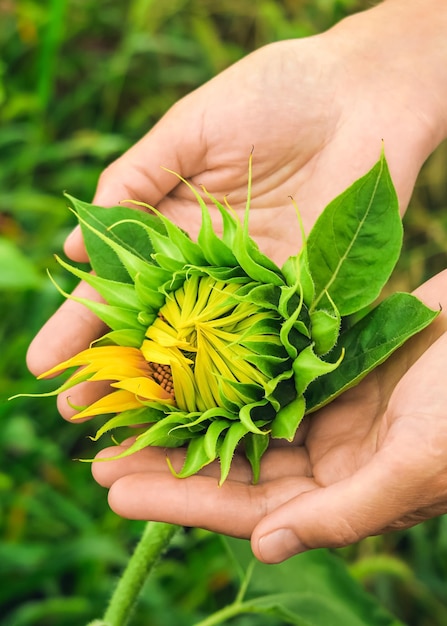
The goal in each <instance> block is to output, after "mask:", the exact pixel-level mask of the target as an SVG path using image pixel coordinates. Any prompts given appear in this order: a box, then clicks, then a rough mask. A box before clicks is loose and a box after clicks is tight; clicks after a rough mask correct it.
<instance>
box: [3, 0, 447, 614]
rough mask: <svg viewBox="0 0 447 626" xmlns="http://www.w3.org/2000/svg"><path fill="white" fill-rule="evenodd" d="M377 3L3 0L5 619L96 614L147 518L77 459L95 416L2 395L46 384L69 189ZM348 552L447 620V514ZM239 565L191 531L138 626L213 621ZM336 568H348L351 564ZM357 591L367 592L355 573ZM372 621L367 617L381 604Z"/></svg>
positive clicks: (82, 191) (433, 225)
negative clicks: (115, 503)
mask: <svg viewBox="0 0 447 626" xmlns="http://www.w3.org/2000/svg"><path fill="white" fill-rule="evenodd" d="M369 5H370V2H367V1H366V0H357V1H355V0H297V1H294V2H291V1H289V0H276V1H274V0H259V1H257V2H253V1H252V0H222V1H221V2H209V1H208V2H206V1H204V0H172V1H169V2H155V1H153V0H131V1H129V2H116V1H114V0H98V1H97V2H93V1H92V0H46V1H44V2H42V1H41V0H24V1H22V2H12V1H9V2H8V1H5V2H2V3H0V20H1V28H0V47H1V57H0V123H1V133H0V236H1V238H2V239H1V243H0V263H1V267H2V271H1V273H0V274H1V276H0V312H1V316H0V341H1V354H2V358H1V359H0V395H1V399H2V401H3V402H2V403H1V404H0V419H1V424H2V437H1V443H0V458H1V459H2V464H1V469H0V532H1V538H0V590H1V591H0V615H1V621H2V624H4V626H31V625H32V626H52V625H54V626H59V625H60V624H64V626H79V625H81V624H86V623H87V622H88V621H89V620H93V619H94V618H95V617H97V616H99V615H101V614H102V612H103V609H104V606H105V605H106V604H107V600H108V598H109V595H110V592H111V590H112V588H113V586H114V584H115V581H116V578H117V576H118V575H119V573H120V572H121V570H122V568H123V567H124V566H125V564H126V562H127V558H128V555H129V553H130V552H131V550H132V548H133V546H134V545H135V543H136V541H137V539H138V537H139V535H140V534H141V531H142V525H141V524H140V523H138V522H129V521H126V520H122V519H120V518H118V517H117V516H115V515H114V514H112V513H111V512H110V511H109V509H108V507H107V502H106V494H105V492H104V491H103V490H102V489H101V488H100V487H98V486H97V485H96V484H95V483H94V482H93V481H92V479H91V477H90V473H89V471H88V468H87V467H86V466H85V465H83V464H77V463H75V462H73V460H72V459H74V458H80V457H81V458H82V457H85V456H86V455H87V456H88V455H90V454H91V447H92V444H91V442H90V441H87V440H86V436H87V434H88V433H89V432H90V428H91V427H90V426H88V425H87V426H83V425H77V426H71V425H69V424H66V423H65V422H64V421H63V420H61V419H60V417H59V416H58V415H57V414H56V411H55V407H54V402H53V401H52V400H49V401H48V403H47V402H42V401H40V402H39V404H36V402H35V401H33V400H31V399H23V400H17V401H15V402H14V403H9V404H8V403H6V401H5V400H6V397H8V396H10V395H12V394H14V393H19V392H21V391H23V389H25V388H26V389H27V390H30V391H33V390H35V391H38V390H39V391H41V390H42V386H41V383H40V384H39V389H37V386H36V385H35V381H34V379H33V377H32V376H31V375H30V374H29V373H28V372H27V370H26V367H25V353H26V347H27V345H28V343H29V341H30V340H31V338H32V336H33V335H34V333H35V332H36V331H37V329H38V328H39V326H40V325H41V324H42V323H43V322H44V321H45V320H46V319H47V318H48V317H49V315H50V314H51V313H52V312H53V311H54V310H55V308H56V307H57V306H58V304H59V303H60V302H61V300H62V298H61V296H60V295H59V294H58V293H57V291H56V290H55V289H54V288H53V287H52V285H50V284H49V282H48V280H47V278H46V276H45V270H46V268H49V269H50V271H51V273H52V275H53V276H54V277H55V278H56V280H57V282H58V284H59V285H60V286H61V287H62V288H64V289H65V290H67V291H69V290H70V288H71V286H72V284H73V283H72V282H70V281H69V280H68V279H67V277H66V273H65V271H64V270H63V269H61V268H60V267H59V266H58V265H57V263H56V262H55V261H54V260H53V257H52V255H53V253H54V252H59V251H60V250H61V248H62V244H63V241H64V238H65V236H66V235H67V234H68V232H69V230H70V228H71V227H72V225H74V223H75V219H74V217H71V216H70V215H69V213H68V212H67V211H66V209H65V207H64V201H63V199H62V196H61V193H62V191H64V190H69V192H70V193H71V194H73V195H75V196H78V197H82V198H90V197H91V196H92V195H93V192H94V188H95V185H96V181H97V177H98V175H99V173H100V172H101V170H102V169H103V168H104V167H105V165H106V164H107V163H109V162H110V161H111V160H113V159H114V158H115V157H116V156H117V155H119V154H120V153H121V152H122V151H123V150H125V149H126V148H127V147H128V146H130V145H131V144H132V143H133V141H134V140H136V139H137V138H138V137H139V136H141V134H143V133H144V132H145V131H146V130H147V129H148V128H149V127H150V126H151V125H152V124H153V123H154V122H155V121H156V120H157V119H158V118H159V117H160V115H162V114H163V113H164V111H165V110H166V109H167V108H168V107H169V106H170V105H171V104H173V103H174V102H175V101H176V100H177V99H178V98H179V97H181V96H182V95H183V94H184V93H186V92H189V91H190V90H191V89H194V88H195V87H196V86H198V85H199V84H200V83H202V82H203V81H204V80H207V79H208V78H209V77H211V76H212V75H214V74H215V73H216V72H217V71H219V70H221V69H223V68H224V67H226V66H227V65H228V64H229V63H231V62H233V61H235V60H236V59H238V58H240V57H241V56H242V55H243V54H245V53H246V52H248V51H250V50H252V49H254V48H256V47H258V46H260V45H262V44H264V43H267V42H269V41H274V40H277V39H282V38H286V37H295V36H301V35H307V34H312V33H314V32H317V31H319V30H323V29H325V28H327V27H328V26H330V25H331V24H333V23H334V22H335V21H336V20H338V19H340V18H341V17H343V16H344V15H346V14H347V13H348V12H350V11H353V10H356V9H359V8H365V7H366V6H369ZM446 164H447V148H446V147H443V148H441V149H439V150H438V151H437V152H436V153H435V154H434V155H433V157H432V158H431V159H430V160H429V162H428V164H427V166H426V167H425V168H424V170H423V172H422V175H421V177H420V182H419V187H418V191H417V193H416V194H415V196H414V198H413V201H412V207H411V209H410V210H409V212H408V214H407V217H406V218H405V222H404V226H405V233H406V234H405V239H404V254H403V255H402V257H401V259H400V260H399V262H398V266H397V271H396V272H395V274H394V277H393V278H392V282H391V284H390V286H389V290H390V292H394V291H396V290H401V291H408V290H411V289H412V288H414V287H416V286H417V285H418V284H420V283H421V282H423V280H424V279H426V278H427V277H428V276H431V275H433V274H434V273H435V272H437V271H440V270H441V269H444V268H445V266H446V254H445V250H446V249H447V211H446V204H447V188H446V177H445V171H446ZM25 258H26V259H27V260H26V261H24V259H25ZM18 259H21V260H18ZM31 268H33V269H31ZM11 276H12V280H11V279H10V278H9V277H11ZM7 277H8V278H7ZM6 281H8V282H7V284H6ZM12 282H13V283H14V284H12ZM50 388H51V385H49V386H48V389H50ZM341 554H342V555H343V558H344V560H345V562H346V564H347V566H348V568H349V570H350V572H351V574H352V576H354V577H355V579H356V580H357V581H358V583H359V584H361V585H362V586H364V587H366V588H367V589H368V590H369V591H370V592H371V593H373V594H374V596H375V597H376V598H377V599H378V601H379V602H380V603H381V604H382V605H384V606H386V607H388V608H389V609H390V610H391V611H392V612H393V613H394V614H395V615H397V616H398V617H399V618H400V620H401V621H403V622H404V623H405V624H408V625H411V626H443V625H444V624H446V623H447V594H446V591H445V581H446V578H447V565H446V564H447V519H446V518H445V517H442V518H440V519H438V520H433V521H431V522H429V523H425V524H422V525H419V526H417V527H415V528H413V529H411V530H410V531H407V532H404V533H394V534H391V535H389V536H385V537H378V538H371V539H369V540H367V541H364V542H361V543H360V544H359V545H357V546H353V547H351V548H348V549H345V550H343V551H341ZM306 557H307V555H306ZM307 558H308V559H310V560H312V558H313V557H312V556H311V555H309V557H307ZM317 558H321V557H320V556H319V557H315V559H317ZM323 560H324V563H326V557H324V559H323ZM328 562H329V561H328ZM295 563H298V565H296V564H295ZM303 563H306V565H307V567H306V570H307V568H309V571H311V570H312V571H313V572H314V573H315V575H317V573H318V567H319V566H318V563H317V562H316V563H315V565H314V567H312V568H311V565H310V564H309V561H308V560H307V561H304V560H303V561H299V560H297V561H295V560H294V567H296V568H297V571H298V573H303V572H305V570H304V567H301V565H300V564H303ZM323 565H324V564H323ZM266 570H267V571H269V568H264V567H261V569H260V572H261V573H260V575H259V576H260V578H261V582H262V580H264V584H266V582H269V584H271V578H269V577H268V576H267V574H266V573H265V572H266ZM236 571H238V570H237V567H235V566H234V563H233V561H232V559H229V558H228V557H227V554H226V552H225V550H223V549H222V544H221V541H220V540H219V538H218V537H216V536H213V535H210V534H209V533H204V532H202V531H189V532H186V533H184V534H180V535H179V536H178V537H176V539H175V541H174V543H173V544H172V547H171V549H170V551H169V552H168V554H167V556H166V558H165V559H164V560H163V561H162V562H161V563H160V565H159V566H158V568H157V570H156V572H155V575H153V576H152V578H151V579H150V581H149V582H148V583H147V585H146V586H145V588H144V591H143V594H142V597H141V602H140V605H139V607H138V608H137V609H136V610H135V612H134V615H133V624H135V626H139V625H141V626H143V625H144V626H147V624H148V623H150V624H151V626H187V625H191V624H194V623H197V622H199V620H203V619H205V618H206V617H207V616H209V615H211V614H213V613H214V612H215V611H218V610H221V609H222V607H224V606H225V605H227V604H228V603H231V602H232V600H233V597H234V594H235V593H237V591H236V590H237V588H238V586H239V580H238V577H237V574H236V573H235V572H236ZM274 571H275V570H274V569H272V572H274ZM326 571H328V570H326ZM333 572H334V578H335V579H338V577H339V576H340V577H341V576H343V580H345V578H344V574H340V568H339V567H338V565H337V567H336V568H334V570H333ZM292 576H295V573H293V574H292V575H290V577H291V578H292ZM319 588H320V589H321V587H319ZM357 589H358V587H357ZM253 591H255V589H254V588H253ZM250 593H251V591H250ZM346 593H347V594H348V596H349V597H350V595H351V593H353V594H354V595H356V593H355V592H353V591H352V587H349V588H348V590H347V591H346ZM359 594H360V592H359ZM246 597H247V598H248V597H250V596H248V595H247V596H246ZM356 597H358V596H357V595H356ZM361 602H362V601H360V604H361ZM355 604H356V602H355ZM365 606H371V607H372V605H368V604H366V605H365ZM371 610H372V611H373V609H372V608H371ZM374 610H375V609H374ZM377 610H378V609H377ZM272 619H275V618H271V617H268V616H265V615H262V616H257V615H250V614H249V615H247V616H238V618H237V620H238V622H239V626H253V625H254V624H259V625H261V626H268V624H269V621H268V620H270V623H271V620H272ZM273 623H275V622H273ZM276 623H278V620H277V619H276ZM280 623H281V622H280ZM282 623H284V622H282ZM328 623H330V622H329V621H327V622H326V624H328ZM363 623H364V624H368V626H370V625H371V621H369V618H368V614H363ZM379 623H380V622H379ZM385 623H386V622H385ZM338 624H341V622H339V621H337V623H336V624H335V626H338Z"/></svg>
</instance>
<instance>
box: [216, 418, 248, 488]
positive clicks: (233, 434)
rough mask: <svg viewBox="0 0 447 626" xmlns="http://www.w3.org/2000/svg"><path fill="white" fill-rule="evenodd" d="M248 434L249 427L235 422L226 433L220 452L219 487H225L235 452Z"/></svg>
mask: <svg viewBox="0 0 447 626" xmlns="http://www.w3.org/2000/svg"><path fill="white" fill-rule="evenodd" d="M247 432H249V431H248V429H247V427H246V426H245V425H244V424H242V423H241V422H234V423H233V424H231V426H230V428H229V429H228V431H227V432H226V434H225V437H224V440H223V442H222V445H221V447H220V451H219V456H220V472H221V473H220V481H219V485H223V483H224V482H225V480H226V479H227V477H228V474H229V472H230V468H231V461H232V460H233V455H234V452H235V450H236V448H237V446H238V444H239V442H240V441H241V440H242V439H243V438H244V437H245V435H246V434H247Z"/></svg>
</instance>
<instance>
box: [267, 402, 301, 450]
mask: <svg viewBox="0 0 447 626" xmlns="http://www.w3.org/2000/svg"><path fill="white" fill-rule="evenodd" d="M305 411H306V401H305V399H304V397H303V396H302V395H299V396H297V397H296V398H295V399H294V400H292V402H289V404H287V405H286V406H284V407H283V408H282V409H280V410H279V411H278V413H277V414H276V417H275V419H274V420H273V421H272V425H271V436H272V437H273V438H274V439H286V440H287V441H293V438H294V437H295V433H296V431H297V428H298V426H299V425H300V423H301V421H302V419H303V417H304V414H305Z"/></svg>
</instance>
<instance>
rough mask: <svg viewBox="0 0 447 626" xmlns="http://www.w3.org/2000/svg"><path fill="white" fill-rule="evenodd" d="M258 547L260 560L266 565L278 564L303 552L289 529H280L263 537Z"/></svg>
mask: <svg viewBox="0 0 447 626" xmlns="http://www.w3.org/2000/svg"><path fill="white" fill-rule="evenodd" d="M258 545H259V552H260V555H261V559H262V560H263V561H265V562H266V563H280V562H281V561H284V560H285V559H288V558H289V557H291V556H293V555H294V554H299V553H300V552H304V551H305V547H304V546H303V544H302V543H301V541H300V540H299V539H298V537H297V536H296V535H295V533H294V532H293V531H292V530H290V528H280V529H278V530H274V531H273V532H271V533H269V534H268V535H264V537H261V539H260V540H259V544H258Z"/></svg>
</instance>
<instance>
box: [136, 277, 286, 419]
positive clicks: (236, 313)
mask: <svg viewBox="0 0 447 626" xmlns="http://www.w3.org/2000/svg"><path fill="white" fill-rule="evenodd" d="M247 282H248V279H247V281H246V282H245V283H241V282H237V283H236V282H231V283H226V282H223V281H217V280H215V279H213V278H211V277H210V276H200V275H191V276H189V277H188V278H187V279H186V280H185V282H184V283H183V285H182V287H180V288H179V289H177V290H176V291H175V292H173V293H170V294H168V296H167V297H166V302H165V304H164V305H163V306H162V308H161V309H160V311H159V314H158V317H157V319H156V320H155V322H154V323H153V324H152V325H151V326H150V327H149V328H148V330H147V332H146V338H145V340H144V342H143V345H142V347H141V350H142V352H143V354H144V357H145V358H146V360H147V361H148V362H150V363H151V364H152V366H153V368H154V371H155V373H154V374H153V377H154V380H155V381H156V382H159V384H161V385H162V386H164V388H165V389H166V390H167V391H168V392H169V393H172V394H173V395H174V396H175V401H176V404H177V406H178V407H179V408H181V409H183V410H188V411H204V410H206V409H209V408H213V407H219V406H220V407H222V406H226V407H229V406H231V407H232V408H236V407H240V406H243V405H244V404H246V403H247V400H248V399H252V396H253V393H255V395H256V394H257V395H258V396H259V395H260V393H261V392H262V391H263V389H264V385H265V384H266V383H267V380H268V377H267V376H266V374H265V373H264V372H262V371H261V370H260V369H259V368H258V367H257V361H256V355H255V354H254V353H253V350H252V348H251V347H250V342H252V343H253V342H255V344H256V342H257V343H258V344H259V342H262V341H267V342H270V343H271V344H277V345H279V343H280V342H279V336H278V334H277V333H273V332H267V333H265V332H262V333H259V327H260V326H262V324H263V322H265V321H266V320H271V319H272V312H271V311H267V310H262V309H260V308H259V307H258V306H254V305H253V304H252V303H251V302H249V301H246V300H245V299H243V298H239V297H238V296H237V292H238V290H239V289H240V287H241V286H242V284H247ZM257 328H258V331H257V330H256V329H257ZM254 390H255V391H254Z"/></svg>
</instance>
